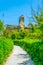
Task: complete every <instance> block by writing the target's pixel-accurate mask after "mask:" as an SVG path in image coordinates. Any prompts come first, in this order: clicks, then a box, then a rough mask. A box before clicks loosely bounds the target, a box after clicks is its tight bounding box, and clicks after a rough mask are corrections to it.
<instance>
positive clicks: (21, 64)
mask: <svg viewBox="0 0 43 65" xmlns="http://www.w3.org/2000/svg"><path fill="white" fill-rule="evenodd" d="M4 65H34V63H33V61H32V60H31V59H30V56H29V55H28V54H27V53H26V51H24V50H23V49H22V48H21V47H19V46H14V49H13V51H12V53H11V55H10V57H8V59H7V61H6V63H4Z"/></svg>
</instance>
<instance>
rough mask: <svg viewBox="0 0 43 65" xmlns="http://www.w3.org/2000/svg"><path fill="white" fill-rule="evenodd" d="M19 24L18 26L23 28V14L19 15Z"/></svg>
mask: <svg viewBox="0 0 43 65" xmlns="http://www.w3.org/2000/svg"><path fill="white" fill-rule="evenodd" d="M19 26H20V28H24V16H23V15H22V16H20V19H19Z"/></svg>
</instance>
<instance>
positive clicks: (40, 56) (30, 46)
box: [14, 40, 43, 65]
mask: <svg viewBox="0 0 43 65" xmlns="http://www.w3.org/2000/svg"><path fill="white" fill-rule="evenodd" d="M30 41H31V40H30ZM30 41H27V42H26V40H25V41H24V40H15V41H14V44H16V45H19V46H21V47H22V48H23V49H24V50H26V51H27V53H28V54H30V56H31V58H32V59H33V61H34V62H35V65H43V42H41V40H40V41H36V40H35V41H34V40H33V42H31V43H30Z"/></svg>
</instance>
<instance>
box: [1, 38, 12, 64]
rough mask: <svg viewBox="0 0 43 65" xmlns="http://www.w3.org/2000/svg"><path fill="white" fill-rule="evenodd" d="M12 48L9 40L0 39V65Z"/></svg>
mask: <svg viewBox="0 0 43 65" xmlns="http://www.w3.org/2000/svg"><path fill="white" fill-rule="evenodd" d="M12 48H13V42H12V41H11V40H10V39H6V38H0V65H2V64H3V62H4V61H5V59H6V58H7V57H8V55H9V54H10V52H11V51H12Z"/></svg>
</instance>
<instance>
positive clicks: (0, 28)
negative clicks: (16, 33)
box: [0, 20, 3, 31]
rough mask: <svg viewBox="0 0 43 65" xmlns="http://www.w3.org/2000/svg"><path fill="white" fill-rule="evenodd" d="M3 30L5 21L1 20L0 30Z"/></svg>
mask: <svg viewBox="0 0 43 65" xmlns="http://www.w3.org/2000/svg"><path fill="white" fill-rule="evenodd" d="M2 30H3V22H2V21H1V20H0V31H2Z"/></svg>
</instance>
